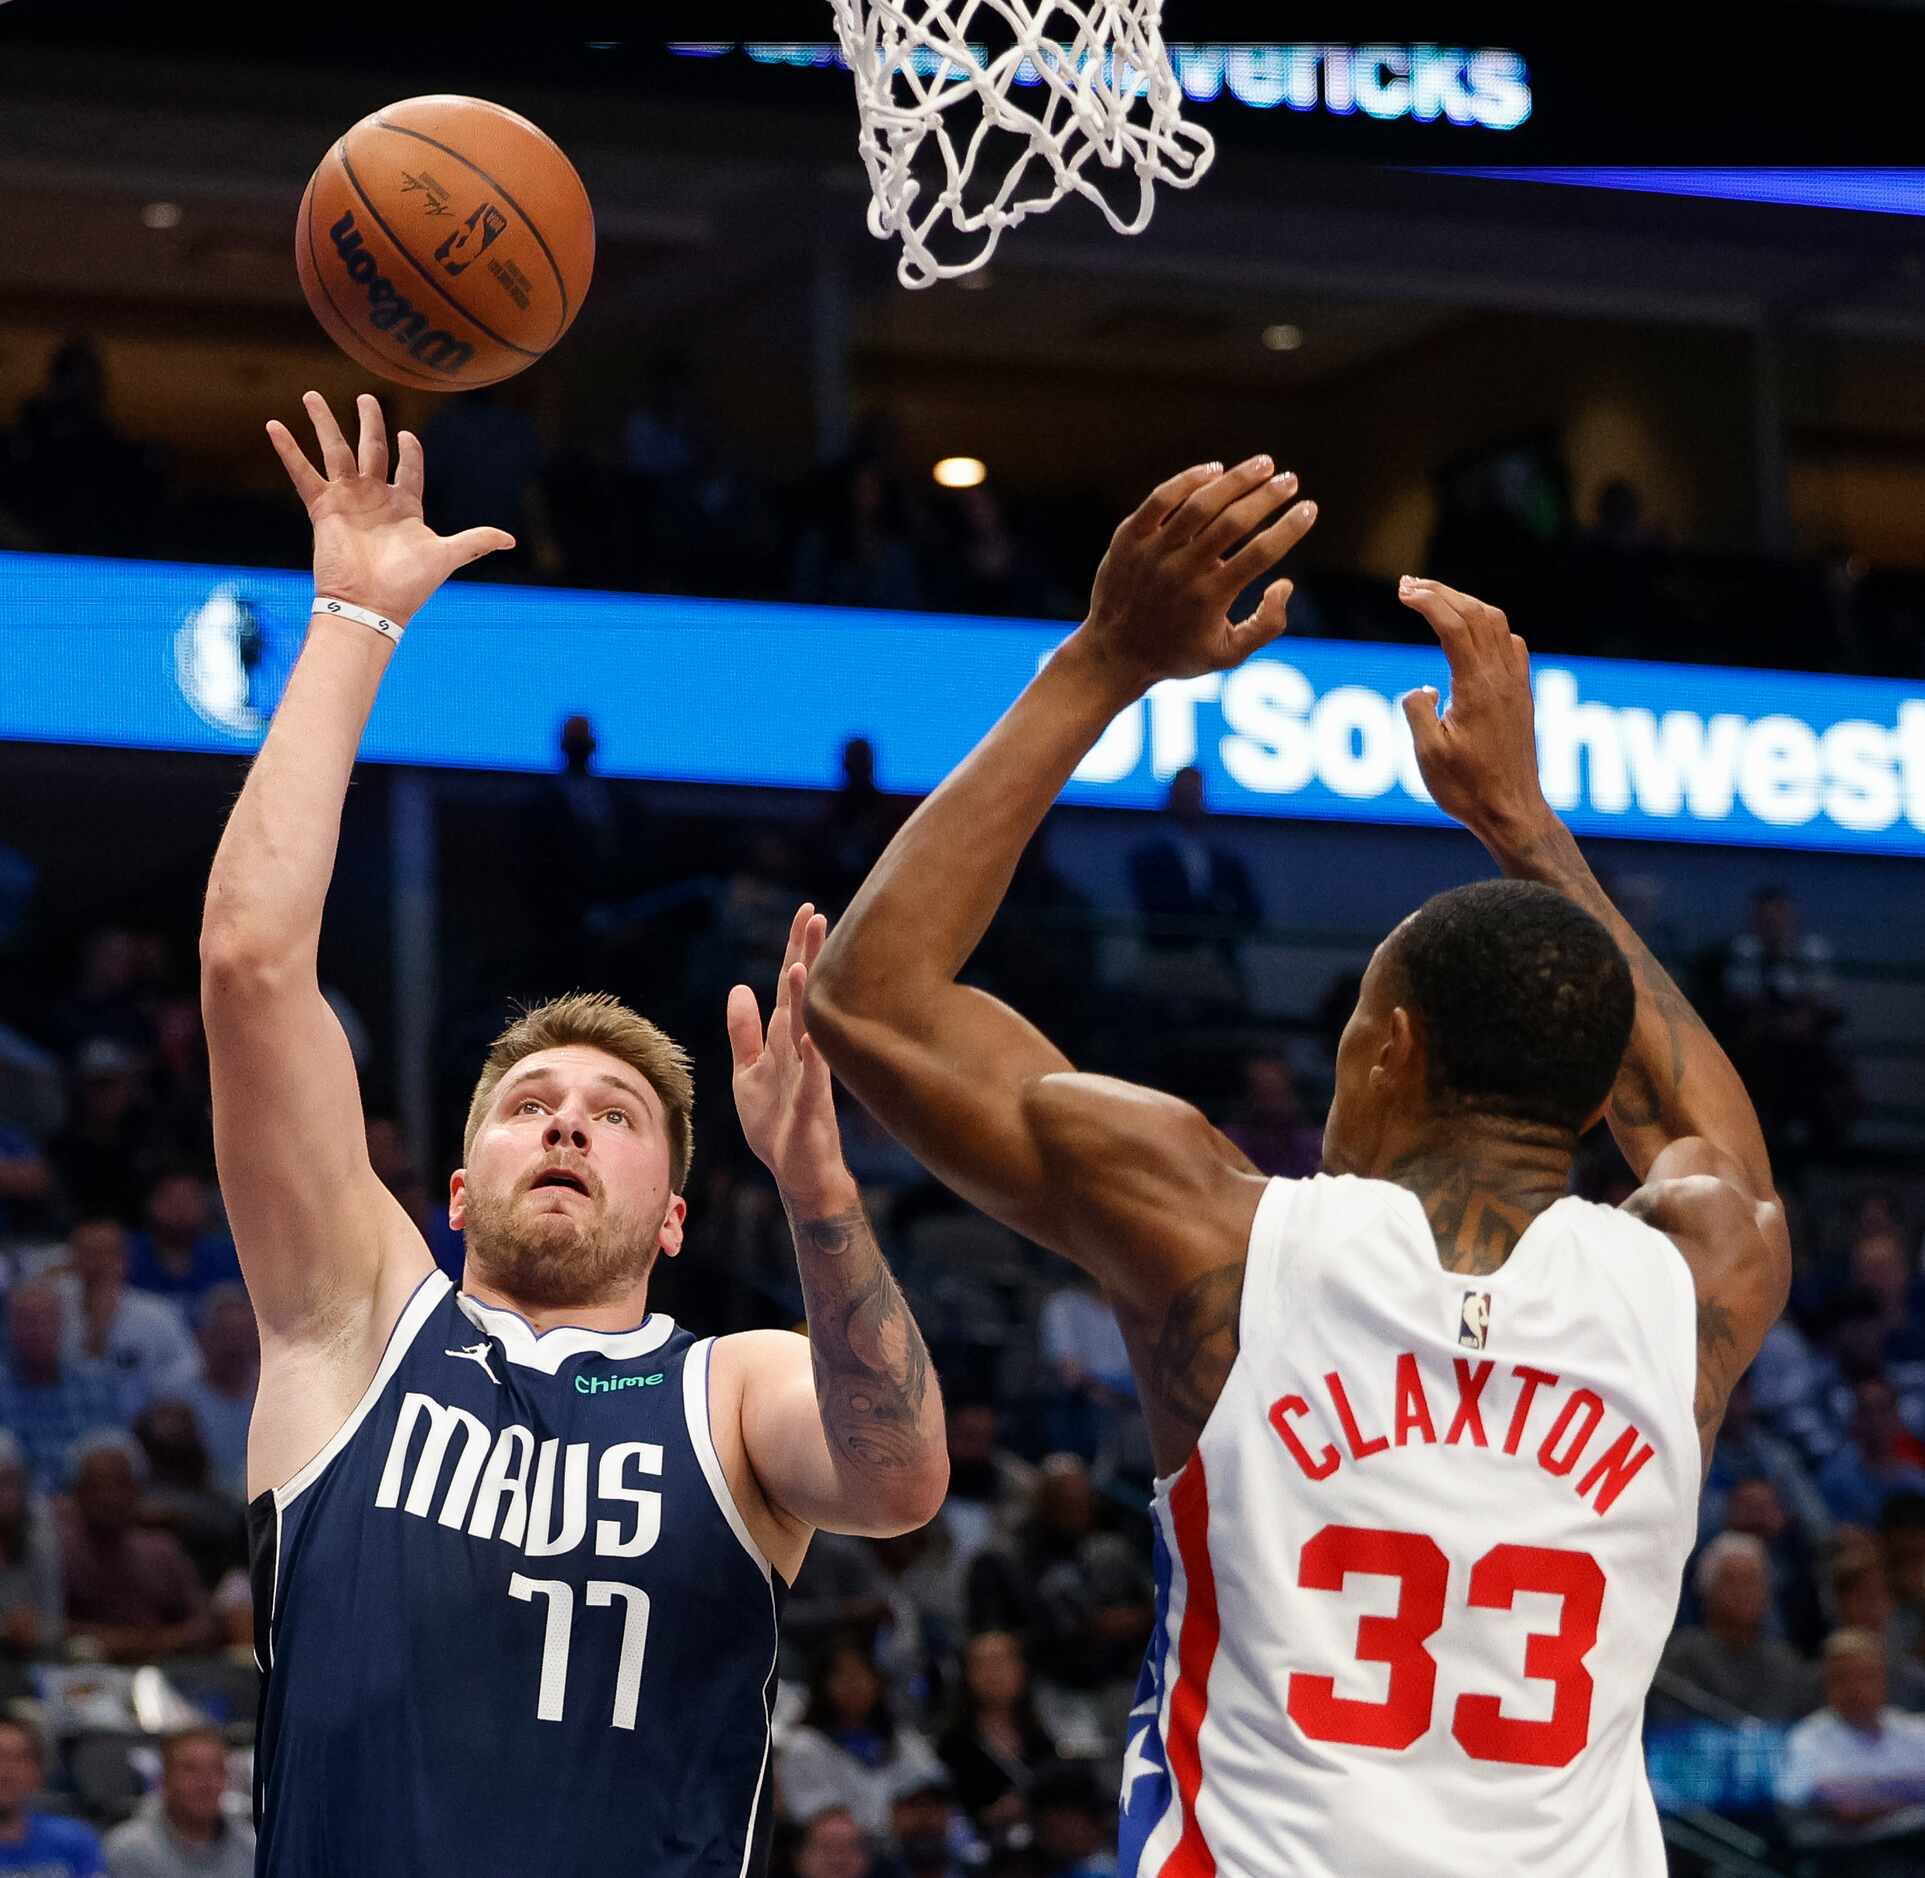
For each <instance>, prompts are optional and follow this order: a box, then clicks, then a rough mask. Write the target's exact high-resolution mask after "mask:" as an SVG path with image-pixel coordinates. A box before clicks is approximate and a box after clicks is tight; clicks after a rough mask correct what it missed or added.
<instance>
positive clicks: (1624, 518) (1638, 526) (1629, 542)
mask: <svg viewBox="0 0 1925 1878" xmlns="http://www.w3.org/2000/svg"><path fill="white" fill-rule="evenodd" d="M1664 539H1665V536H1664V531H1663V529H1661V528H1659V527H1657V526H1656V525H1655V524H1653V523H1651V522H1648V521H1646V519H1645V515H1644V498H1643V497H1642V496H1641V495H1639V494H1638V490H1637V485H1636V484H1635V483H1630V482H1627V481H1625V479H1624V478H1623V477H1622V476H1614V477H1613V478H1612V479H1611V480H1610V481H1609V482H1607V483H1606V484H1605V485H1604V486H1603V487H1602V488H1601V489H1600V490H1599V491H1598V492H1597V519H1596V520H1595V521H1594V522H1593V523H1592V524H1591V526H1590V528H1589V529H1587V530H1586V531H1585V535H1584V540H1585V542H1586V544H1587V545H1588V546H1590V547H1594V548H1601V549H1603V550H1605V551H1606V552H1607V553H1611V554H1638V553H1642V552H1643V551H1644V550H1646V549H1648V548H1656V547H1661V546H1662V545H1663V543H1664Z"/></svg>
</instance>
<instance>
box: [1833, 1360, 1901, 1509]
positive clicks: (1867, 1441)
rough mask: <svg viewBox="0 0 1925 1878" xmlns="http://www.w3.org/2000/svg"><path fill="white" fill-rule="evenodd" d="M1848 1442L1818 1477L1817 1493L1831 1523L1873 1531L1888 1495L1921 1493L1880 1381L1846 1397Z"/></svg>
mask: <svg viewBox="0 0 1925 1878" xmlns="http://www.w3.org/2000/svg"><path fill="white" fill-rule="evenodd" d="M1852 1397H1853V1402H1854V1404H1855V1413H1854V1415H1853V1417H1852V1432H1851V1439H1850V1441H1848V1442H1847V1443H1846V1444H1845V1446H1843V1447H1841V1448H1840V1449H1839V1450H1838V1452H1837V1453H1835V1454H1834V1455H1833V1456H1832V1457H1831V1459H1830V1460H1828V1461H1827V1462H1826V1463H1825V1465H1824V1466H1823V1468H1821V1469H1820V1470H1819V1474H1818V1491H1819V1492H1820V1493H1822V1494H1823V1495H1824V1496H1825V1504H1826V1505H1827V1506H1828V1507H1830V1508H1831V1511H1832V1514H1833V1517H1835V1518H1837V1519H1841V1520H1845V1521H1848V1522H1849V1523H1850V1524H1852V1525H1855V1526H1876V1525H1877V1524H1878V1515H1879V1510H1880V1508H1881V1507H1883V1505H1884V1503H1885V1499H1886V1496H1887V1495H1888V1494H1892V1493H1899V1492H1904V1493H1925V1469H1921V1468H1920V1467H1919V1466H1918V1464H1917V1463H1916V1462H1914V1461H1910V1460H1906V1459H1905V1458H1903V1456H1902V1454H1901V1452H1900V1444H1901V1442H1902V1441H1903V1440H1904V1439H1905V1437H1906V1436H1907V1432H1908V1431H1907V1430H1906V1428H1905V1425H1904V1423H1903V1422H1901V1421H1900V1420H1899V1419H1898V1398H1897V1396H1896V1394H1895V1393H1894V1392H1893V1389H1892V1386H1891V1384H1890V1383H1889V1382H1887V1381H1886V1380H1885V1378H1884V1377H1883V1376H1868V1377H1866V1378H1865V1380H1864V1381H1863V1382H1861V1383H1860V1384H1859V1385H1858V1387H1857V1388H1856V1389H1855V1390H1854V1391H1853V1392H1852Z"/></svg>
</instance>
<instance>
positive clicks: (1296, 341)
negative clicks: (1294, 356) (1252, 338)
mask: <svg viewBox="0 0 1925 1878" xmlns="http://www.w3.org/2000/svg"><path fill="white" fill-rule="evenodd" d="M1263 343H1264V345H1265V346H1267V347H1268V348H1269V349H1270V351H1272V352H1294V351H1296V349H1297V348H1298V347H1299V346H1300V345H1302V344H1303V328H1302V327H1301V326H1266V327H1265V328H1264V329H1263Z"/></svg>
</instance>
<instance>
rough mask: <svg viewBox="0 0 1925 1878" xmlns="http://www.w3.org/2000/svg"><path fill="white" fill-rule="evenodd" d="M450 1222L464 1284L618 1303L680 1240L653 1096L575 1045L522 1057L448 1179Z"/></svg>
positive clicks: (542, 1304) (546, 1302)
mask: <svg viewBox="0 0 1925 1878" xmlns="http://www.w3.org/2000/svg"><path fill="white" fill-rule="evenodd" d="M450 1218H451V1220H452V1221H453V1223H454V1224H455V1225H456V1226H458V1227H460V1228H461V1230H462V1231H463V1233H464V1234H465V1235H466V1239H467V1255H468V1270H469V1275H470V1278H471V1280H472V1281H477V1282H480V1283H483V1284H486V1285H487V1286H488V1287H489V1288H490V1289H491V1290H493V1291H495V1292H497V1293H498V1294H500V1296H502V1297H503V1298H505V1299H506V1300H508V1301H509V1302H510V1303H512V1304H513V1305H515V1306H516V1307H518V1308H520V1309H522V1310H524V1311H541V1310H553V1309H557V1308H583V1307H588V1306H593V1305H599V1304H605V1303H610V1302H615V1301H618V1300H620V1299H621V1298H622V1297H624V1296H625V1295H628V1294H632V1293H633V1292H635V1291H636V1290H637V1288H638V1287H640V1286H641V1285H642V1284H643V1282H644V1281H645V1280H646V1279H647V1277H648V1274H649V1272H650V1270H651V1269H652V1267H653V1266H654V1263H655V1260H656V1258H657V1256H658V1255H659V1254H660V1253H661V1252H663V1251H669V1252H673V1251H675V1250H677V1249H679V1247H680V1244H681V1224H682V1202H681V1200H680V1199H679V1198H678V1197H677V1196H676V1195H674V1194H672V1193H670V1192H669V1188H668V1147H667V1137H666V1134H665V1131H664V1127H663V1122H662V1114H661V1107H660V1102H659V1099H658V1098H655V1097H654V1094H653V1091H652V1090H649V1089H648V1088H647V1085H646V1084H644V1083H641V1082H640V1081H639V1079H638V1078H636V1077H635V1076H634V1073H633V1072H632V1071H630V1070H628V1069H627V1067H626V1066H625V1065H623V1064H620V1063H619V1062H618V1061H617V1060H616V1059H614V1058H611V1057H609V1056H607V1055H605V1054H604V1053H603V1052H601V1051H599V1050H594V1049H590V1048H587V1047H585V1046H579V1045H568V1046H564V1047H563V1048H560V1049H555V1050H546V1051H541V1052H539V1053H537V1054H536V1055H534V1056H531V1057H529V1058H527V1059H526V1060H525V1061H524V1062H523V1063H521V1064H519V1065H517V1067H516V1068H515V1070H514V1071H513V1072H511V1074H510V1075H508V1076H507V1077H505V1078H504V1079H503V1081H502V1085H501V1088H500V1089H499V1090H497V1091H496V1095H495V1100H494V1102H493V1103H492V1104H491V1105H490V1108H489V1113H488V1118H487V1120H486V1122H485V1123H484V1124H483V1126H482V1128H481V1129H480V1131H479V1132H478V1133H477V1135H476V1137H475V1141H474V1145H473V1147H472V1149H471V1151H470V1154H469V1164H468V1166H467V1167H465V1168H463V1169H462V1170H461V1172H460V1173H459V1174H457V1175H456V1176H455V1186H454V1194H453V1204H452V1206H451V1209H450Z"/></svg>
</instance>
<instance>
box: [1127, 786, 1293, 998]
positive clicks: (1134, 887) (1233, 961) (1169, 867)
mask: <svg viewBox="0 0 1925 1878" xmlns="http://www.w3.org/2000/svg"><path fill="white" fill-rule="evenodd" d="M1209 825H1210V818H1209V810H1208V808H1207V807H1206V805H1205V803H1204V798H1203V772H1202V771H1201V770H1200V769H1197V768H1195V767H1194V766H1192V767H1190V768H1188V769H1180V770H1178V771H1177V773H1176V774H1175V775H1174V776H1173V777H1171V779H1170V793H1169V797H1168V800H1167V802H1166V803H1165V806H1164V811H1163V814H1162V816H1161V818H1160V819H1159V821H1158V823H1157V828H1156V833H1154V834H1153V835H1151V836H1150V837H1149V838H1148V839H1147V840H1145V841H1141V842H1139V843H1138V844H1137V845H1136V846H1135V847H1134V848H1132V849H1131V850H1130V854H1129V874H1130V897H1131V900H1132V902H1133V903H1134V905H1135V908H1136V911H1137V913H1138V915H1139V916H1140V917H1141V918H1142V921H1143V938H1144V943H1145V944H1146V945H1147V946H1148V947H1149V949H1150V957H1149V958H1148V960H1146V962H1145V968H1144V975H1143V986H1142V988H1143V990H1144V992H1145V993H1146V994H1147V995H1148V996H1150V997H1152V998H1154V999H1156V1000H1157V1001H1158V1002H1159V1003H1162V1004H1164V1005H1166V1006H1169V1007H1170V1008H1171V1009H1172V1010H1174V1011H1176V1012H1178V1013H1180V1014H1186V1015H1187V1014H1193V1013H1197V1012H1202V1011H1208V1010H1214V1009H1219V1008H1225V1007H1232V1006H1235V1005H1237V1004H1238V1003H1239V1002H1240V1001H1241V998H1242V990H1243V974H1242V967H1241V964H1240V963H1239V960H1238V956H1237V947H1238V945H1239V943H1240V942H1241V941H1242V940H1244V939H1246V938H1248V937H1249V936H1250V935H1251V934H1252V933H1254V932H1255V931H1256V930H1257V928H1258V926H1260V925H1261V924H1262V921H1263V907H1262V903H1261V902H1260V901H1259V900H1258V898H1257V890H1256V884H1255V882H1254V881H1253V880H1252V879H1251V876H1250V870H1249V868H1248V867H1247V866H1246V865H1245V864H1244V862H1243V859H1242V857H1241V856H1240V855H1238V854H1236V853H1234V852H1233V851H1232V850H1231V849H1230V848H1229V847H1227V846H1225V845H1224V843H1222V842H1221V841H1216V840H1213V839H1211V836H1210V832H1209Z"/></svg>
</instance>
